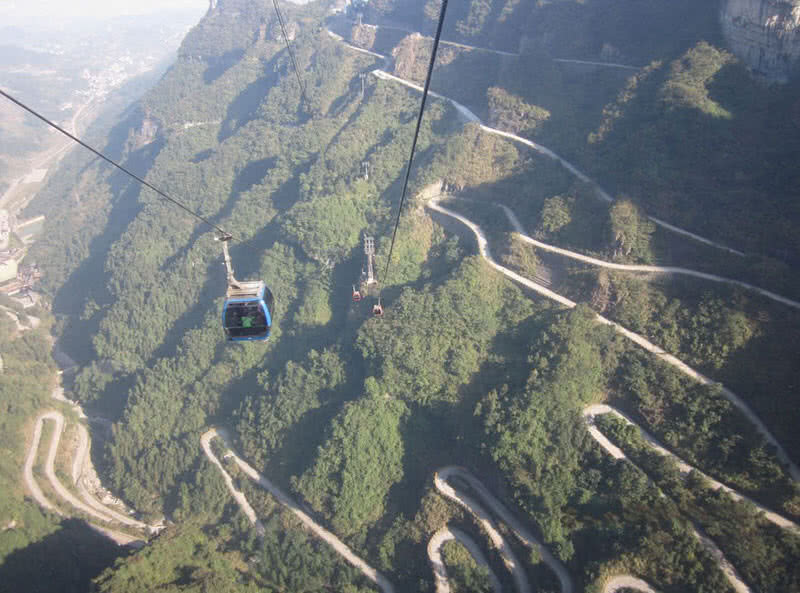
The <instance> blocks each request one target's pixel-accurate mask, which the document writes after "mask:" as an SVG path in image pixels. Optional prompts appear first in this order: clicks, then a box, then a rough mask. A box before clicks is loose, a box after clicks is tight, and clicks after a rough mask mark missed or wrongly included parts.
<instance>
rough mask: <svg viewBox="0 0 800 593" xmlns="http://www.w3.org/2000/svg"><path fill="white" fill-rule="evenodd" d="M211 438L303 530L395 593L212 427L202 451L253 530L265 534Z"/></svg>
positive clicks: (389, 592) (203, 443) (382, 589)
mask: <svg viewBox="0 0 800 593" xmlns="http://www.w3.org/2000/svg"><path fill="white" fill-rule="evenodd" d="M214 438H219V439H220V440H221V441H222V442H223V443H224V444H225V446H226V447H227V448H228V453H227V455H229V456H230V457H231V458H232V459H233V460H234V462H235V463H236V465H237V466H239V469H241V470H242V471H243V472H244V473H245V474H246V475H247V477H248V478H250V479H251V480H253V481H254V482H256V483H257V484H258V485H259V486H261V487H262V488H263V489H264V490H266V491H267V492H269V493H270V494H272V496H274V497H275V499H276V500H277V501H278V502H279V503H281V504H282V505H283V506H285V507H286V508H287V509H289V510H290V511H291V512H292V513H293V514H294V515H295V516H296V517H297V518H298V519H300V521H301V523H303V525H305V527H306V528H307V529H308V530H309V531H311V533H313V534H314V535H315V536H317V537H318V538H320V539H321V540H323V541H324V542H325V543H327V544H328V545H329V546H331V548H333V550H334V551H335V552H336V553H337V554H339V555H340V556H341V557H342V558H344V559H345V560H346V561H347V562H349V563H350V564H351V565H352V566H354V567H356V568H357V569H358V570H360V571H361V573H362V574H363V575H364V576H365V577H367V578H368V579H369V580H370V581H372V582H373V583H375V584H376V585H378V587H380V589H381V591H383V593H394V586H393V585H392V583H391V582H390V581H389V579H387V578H386V577H385V576H383V575H382V574H381V573H380V572H378V571H377V570H375V569H374V568H372V567H371V566H370V565H369V564H367V563H366V562H365V561H364V560H362V559H361V558H360V557H359V556H357V555H356V554H355V553H353V551H352V550H351V549H350V548H348V547H347V545H346V544H345V543H344V542H343V541H342V540H340V539H339V538H338V537H336V536H335V535H334V534H333V533H331V532H330V531H328V530H327V529H325V528H324V527H322V525H320V524H319V523H317V522H316V521H314V519H313V518H311V517H310V516H309V515H308V514H307V513H306V512H305V511H303V510H302V509H301V508H300V505H298V504H297V503H296V502H295V501H294V500H292V499H291V498H290V497H289V496H287V495H286V494H285V493H284V492H283V490H281V489H280V488H278V487H277V486H275V485H274V484H273V483H272V482H270V481H269V480H268V479H267V478H265V477H264V476H262V475H261V474H260V473H258V472H257V471H256V470H255V469H254V468H253V467H252V466H251V465H250V464H248V463H247V462H246V461H244V460H242V459H241V458H240V457H239V456H238V455H237V454H236V453H235V452H234V451H233V447H232V446H231V444H230V440H229V438H228V435H227V433H226V432H225V431H224V430H223V429H221V428H212V429H210V430H208V431H206V432H205V433H204V434H203V436H202V437H200V444H201V446H202V447H203V452H204V453H205V454H206V457H208V459H209V461H211V463H213V464H214V465H215V466H217V469H219V470H220V471H221V472H222V477H223V479H224V480H225V484H226V485H227V486H228V490H229V491H230V493H231V495H233V497H234V499H235V500H236V502H237V503H238V504H239V507H240V508H241V509H242V511H243V512H244V514H245V515H246V516H247V518H248V520H249V521H250V523H251V524H253V525H255V526H256V529H257V530H258V532H259V533H261V534H263V533H264V526H263V525H262V524H261V522H260V521H259V520H258V518H257V517H256V513H255V511H254V510H253V507H252V506H251V505H250V503H249V502H247V498H246V497H245V496H244V494H243V493H242V492H241V491H239V490H236V487H235V486H234V485H233V479H232V478H231V476H230V474H229V473H228V472H227V471H226V470H225V468H224V467H223V465H222V463H221V462H220V461H219V459H217V456H216V455H214V452H213V451H212V449H211V440H212V439H214Z"/></svg>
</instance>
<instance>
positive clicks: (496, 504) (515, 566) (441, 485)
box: [433, 465, 574, 593]
mask: <svg viewBox="0 0 800 593" xmlns="http://www.w3.org/2000/svg"><path fill="white" fill-rule="evenodd" d="M453 477H457V478H459V479H460V480H462V481H464V482H466V483H467V484H468V485H469V487H470V488H471V489H472V490H473V491H474V492H475V494H477V495H478V496H480V498H481V499H482V500H483V502H484V503H486V504H487V505H488V506H489V508H490V509H491V510H492V511H493V512H494V513H495V515H497V516H498V517H499V518H500V519H501V520H502V521H503V523H505V525H506V526H507V527H508V528H509V529H510V530H511V531H512V532H513V533H514V535H516V536H517V538H518V539H519V540H520V541H521V542H522V543H523V544H524V545H525V546H526V547H528V548H530V549H531V550H534V551H536V552H537V553H538V554H539V555H540V557H541V558H542V560H543V561H544V563H545V564H547V566H548V567H549V568H550V569H551V570H552V571H553V572H554V573H555V574H556V576H557V577H558V580H559V582H560V584H561V593H572V591H573V589H574V587H573V584H572V578H571V577H570V576H569V573H568V572H567V569H566V567H565V566H564V565H563V564H562V563H561V561H560V560H558V559H557V558H556V557H555V556H553V554H552V553H550V550H548V549H547V548H545V547H544V546H543V545H542V544H541V543H540V542H539V540H538V539H536V537H534V535H533V534H532V533H531V532H530V531H528V529H527V528H526V527H525V526H524V525H523V524H522V522H521V521H520V520H519V519H517V518H516V517H515V516H514V514H513V513H512V512H511V511H509V510H508V508H507V507H506V506H505V505H504V504H503V503H502V502H500V500H499V499H498V498H497V497H496V496H495V495H494V494H492V493H491V492H490V491H489V489H488V488H487V487H486V486H484V484H483V482H481V481H480V480H479V479H478V478H476V477H475V476H473V475H472V474H471V473H470V472H469V471H467V470H466V469H464V468H463V467H458V466H455V465H448V466H446V467H443V468H441V469H439V470H438V471H436V473H434V476H433V482H434V485H435V486H436V490H438V491H439V492H440V493H441V494H442V495H443V496H445V497H446V498H449V499H450V500H453V501H455V502H456V503H458V504H460V505H461V506H463V507H464V508H466V509H467V510H468V511H469V512H470V513H472V514H473V516H475V518H476V519H477V520H478V522H479V523H480V524H481V526H482V527H483V528H484V529H485V530H486V532H487V533H488V534H489V537H490V538H491V539H492V542H493V543H494V545H495V547H497V548H498V549H499V550H500V553H501V554H503V557H504V559H505V558H506V555H505V554H504V553H503V549H504V548H507V545H506V544H505V540H504V539H503V536H502V535H500V533H499V532H498V531H497V530H496V528H495V527H494V522H493V521H492V519H491V517H490V516H489V515H488V514H487V513H486V512H485V511H484V510H483V508H482V507H481V505H480V504H478V503H477V502H476V501H475V500H474V499H473V498H472V497H470V496H469V495H467V494H465V493H463V492H460V491H458V490H456V489H455V488H453V487H452V486H451V485H450V484H449V483H448V480H449V479H450V478H453ZM508 553H509V556H508V558H509V559H510V560H512V561H513V562H512V564H511V565H509V561H508V560H506V565H507V566H509V569H510V570H511V571H512V573H513V574H514V578H515V580H516V581H517V591H518V592H519V593H523V592H524V591H527V590H529V588H530V585H528V584H527V583H528V581H527V576H526V575H525V571H524V569H523V568H522V565H521V564H519V562H517V561H516V560H515V559H514V556H513V552H511V549H510V548H508ZM518 572H519V573H520V574H519V575H518V574H517V573H518ZM523 585H524V586H525V587H526V588H523Z"/></svg>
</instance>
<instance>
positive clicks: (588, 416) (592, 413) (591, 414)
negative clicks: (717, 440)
mask: <svg viewBox="0 0 800 593" xmlns="http://www.w3.org/2000/svg"><path fill="white" fill-rule="evenodd" d="M604 414H612V415H614V416H616V417H617V418H620V419H622V420H623V421H624V422H625V423H626V424H629V425H631V426H635V427H636V428H637V429H638V430H639V432H640V433H641V435H642V438H643V439H644V440H645V442H646V443H647V444H648V445H650V447H652V448H653V450H654V451H655V452H656V453H658V454H659V455H663V456H664V457H670V458H671V459H673V460H674V461H675V462H676V464H677V466H678V469H679V470H680V472H681V473H682V474H688V473H689V472H691V471H695V472H698V473H699V474H700V475H701V476H703V478H705V479H706V480H707V481H708V483H709V484H710V485H711V486H712V487H713V488H714V490H723V491H725V492H727V493H728V494H730V495H731V497H732V498H734V499H735V500H746V501H747V502H749V503H751V504H752V505H754V506H755V507H756V508H757V509H758V510H759V511H761V512H762V513H763V516H764V518H765V519H767V520H768V521H770V522H771V523H774V524H775V525H777V526H778V527H783V528H784V529H793V530H796V531H800V525H798V524H797V523H795V522H794V521H791V520H790V519H787V518H786V517H784V516H783V515H780V514H778V513H776V512H774V511H771V510H769V509H768V508H766V507H765V506H763V505H761V504H759V503H758V502H756V501H754V500H753V499H752V498H749V497H748V496H745V495H744V494H741V493H739V492H737V491H736V490H734V489H733V488H731V487H730V486H726V485H725V484H723V483H722V482H720V481H718V480H715V479H714V478H712V477H711V476H709V475H708V474H706V473H704V472H702V471H701V470H699V469H697V468H696V467H694V466H692V465H690V464H688V463H686V462H685V461H684V460H683V459H681V458H680V457H678V456H677V455H675V454H674V453H673V452H672V451H670V450H668V449H667V448H666V447H664V446H663V445H662V444H661V443H659V442H658V440H657V439H656V438H655V437H654V436H653V435H651V434H650V433H649V432H647V431H646V430H645V429H643V428H642V427H641V426H639V425H638V424H636V422H634V421H633V419H631V418H630V417H629V416H627V415H626V414H624V413H622V412H620V411H619V410H617V409H616V408H613V407H611V406H609V405H607V404H592V405H590V406H587V407H586V408H584V410H583V417H584V420H585V421H586V425H587V427H588V428H589V433H590V434H591V435H592V437H593V438H594V439H595V440H596V441H597V442H598V443H599V444H600V446H602V447H603V448H604V449H605V450H606V451H607V452H608V453H609V454H611V455H612V456H613V457H614V458H615V459H625V454H624V453H623V452H622V451H621V450H620V449H619V448H618V447H616V446H614V444H613V443H611V442H610V441H609V440H608V439H607V438H606V437H605V435H603V433H602V432H600V431H599V430H598V429H597V427H596V426H595V425H594V419H595V418H596V417H598V416H602V415H604Z"/></svg>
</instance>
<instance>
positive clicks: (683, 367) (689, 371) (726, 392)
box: [426, 199, 800, 481]
mask: <svg viewBox="0 0 800 593" xmlns="http://www.w3.org/2000/svg"><path fill="white" fill-rule="evenodd" d="M426 206H427V207H428V208H430V209H431V210H434V211H436V212H439V213H441V214H444V215H446V216H449V217H451V218H454V219H455V220H458V221H459V222H461V223H462V224H464V225H465V226H467V227H468V228H469V229H470V230H471V231H472V232H473V233H474V234H475V237H476V238H477V240H478V250H479V252H480V254H481V255H482V256H483V258H484V259H485V260H486V261H487V262H488V263H489V265H490V266H492V267H493V268H494V269H496V270H497V271H498V272H500V273H501V274H503V275H504V276H506V277H508V278H511V279H512V280H514V281H516V282H518V283H520V284H522V285H523V286H525V287H527V288H529V289H531V290H533V291H535V292H538V293H539V294H541V295H544V296H546V297H547V298H549V299H552V300H554V301H556V302H557V303H560V304H562V305H564V306H565V307H567V308H570V309H571V308H574V307H575V306H576V303H575V302H574V301H572V300H570V299H568V298H567V297H565V296H562V295H560V294H558V293H556V292H554V291H552V290H550V289H549V288H545V287H544V286H542V285H541V284H537V283H536V282H533V281H532V280H529V279H528V278H525V277H524V276H521V275H520V274H517V273H516V272H514V271H512V270H509V269H508V268H505V267H503V266H501V265H500V264H498V263H497V262H496V261H495V260H494V258H493V257H492V253H491V250H490V249H489V243H488V241H487V240H486V235H485V234H484V232H483V230H482V229H481V228H480V227H479V226H478V225H477V224H475V223H474V222H472V221H471V220H469V219H468V218H466V217H465V216H462V215H461V214H458V213H457V212H453V211H452V210H448V209H447V208H445V207H443V206H441V205H440V204H439V203H438V201H437V200H436V199H433V200H431V201H430V202H428V203H427V204H426ZM595 319H596V320H597V321H598V322H599V323H602V324H604V325H610V326H612V327H613V328H614V329H615V330H616V331H617V332H618V333H620V334H622V335H623V336H625V337H626V338H628V339H629V340H631V341H632V342H634V343H636V344H637V345H639V346H640V347H641V348H643V349H644V350H647V351H648V352H650V353H652V354H655V355H656V356H657V357H658V358H660V359H661V360H663V361H664V362H666V363H667V364H669V365H671V366H673V367H675V368H677V369H678V370H679V371H681V372H682V373H683V374H685V375H687V376H689V377H691V378H693V379H695V380H696V381H698V382H699V383H701V384H703V385H720V384H719V383H717V382H716V381H712V380H711V379H709V378H708V377H706V376H705V375H703V374H702V373H700V372H698V371H696V370H695V369H693V368H692V367H690V366H689V365H688V364H686V363H685V362H683V361H681V360H680V359H678V358H677V357H675V356H673V355H672V354H669V353H667V352H666V351H664V349H662V348H661V347H659V346H656V345H655V344H653V343H652V342H650V341H649V340H648V339H647V338H645V337H643V336H641V335H639V334H637V333H634V332H632V331H630V330H628V329H626V328H625V327H623V326H622V325H620V324H618V323H616V322H614V321H611V320H609V319H607V318H605V317H603V316H602V315H595ZM720 389H721V393H722V395H723V396H724V397H725V398H726V399H728V401H730V402H731V403H732V404H733V405H735V406H736V407H737V408H739V409H740V410H741V412H742V413H743V414H744V415H745V416H746V417H747V419H748V420H750V422H752V423H753V425H754V426H755V427H756V429H757V430H758V431H759V432H760V433H761V435H762V436H763V437H764V439H765V440H766V441H767V442H768V443H769V444H771V445H772V446H774V447H775V449H776V454H777V456H778V458H779V459H780V460H781V462H783V463H784V464H786V465H787V467H788V468H789V474H790V475H791V477H792V479H794V480H795V481H800V468H798V467H797V465H796V464H795V463H794V462H793V461H792V460H791V458H790V457H789V455H788V454H787V453H786V450H785V449H784V448H783V447H782V446H781V444H780V443H779V442H778V440H777V439H776V438H775V437H774V436H773V435H772V433H771V432H770V431H769V429H768V428H767V427H766V425H765V424H764V423H763V422H762V421H761V419H760V418H759V417H758V416H757V415H756V414H755V413H754V412H753V410H752V409H751V408H750V406H749V405H748V404H747V403H746V402H745V401H744V400H742V398H741V397H739V396H738V395H736V394H735V393H734V392H733V391H731V390H730V389H728V388H727V387H724V386H722V385H720Z"/></svg>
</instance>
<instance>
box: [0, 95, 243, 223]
mask: <svg viewBox="0 0 800 593" xmlns="http://www.w3.org/2000/svg"><path fill="white" fill-rule="evenodd" d="M0 95H2V96H4V97H5V98H6V99H8V100H9V101H11V102H12V103H15V104H16V105H18V106H20V107H22V109H24V110H25V111H27V112H28V113H30V114H31V115H34V116H36V117H38V118H39V119H40V120H42V121H43V122H44V123H46V124H47V125H48V126H50V127H51V128H53V129H55V130H58V131H59V132H61V133H62V134H64V136H66V137H67V138H69V139H70V140H72V141H74V142H77V143H78V144H80V145H81V146H83V147H84V148H85V149H87V150H89V151H91V152H93V153H94V154H96V155H97V156H99V157H100V158H101V159H103V160H104V161H106V162H107V163H109V164H111V165H114V166H115V167H116V168H117V169H119V170H120V171H122V172H123V173H125V174H127V175H130V176H131V177H133V178H134V179H135V180H136V181H138V182H139V183H141V184H142V185H144V186H145V187H149V188H150V189H152V190H153V191H154V192H156V193H157V194H158V195H159V196H161V197H162V198H164V199H165V200H167V201H169V202H172V203H173V204H175V205H176V206H178V207H179V208H181V209H183V210H185V211H186V212H188V213H189V214H191V215H192V216H194V217H195V218H196V219H198V220H200V221H202V222H204V223H205V224H207V225H208V226H210V227H211V228H213V229H216V230H217V231H219V232H220V233H221V234H222V235H223V236H228V237H229V236H230V233H228V232H227V231H225V230H224V229H222V228H221V227H219V226H217V225H216V224H214V223H213V222H211V221H210V220H208V219H207V218H205V217H203V216H201V215H200V214H198V213H197V212H195V211H194V210H192V209H190V208H189V207H187V206H184V205H183V204H182V203H181V202H179V201H178V200H176V199H175V198H172V197H170V196H168V195H167V194H166V193H164V192H163V191H161V190H160V189H158V188H157V187H155V186H154V185H151V184H150V183H148V182H147V181H145V180H144V179H142V178H141V177H139V176H138V175H136V174H135V173H132V172H131V171H129V170H128V169H126V168H125V167H123V166H122V165H120V164H119V163H117V162H116V161H114V160H112V159H110V158H109V157H107V156H106V155H104V154H103V153H102V152H100V151H99V150H97V149H96V148H93V147H92V146H89V145H88V144H86V142H84V141H83V140H81V139H80V138H77V137H76V136H73V135H72V134H70V133H69V132H67V131H66V130H65V129H64V128H62V127H61V126H59V125H58V124H56V123H54V122H52V121H51V120H49V119H47V118H46V117H45V116H43V115H42V114H40V113H39V112H38V111H36V110H34V109H32V108H31V107H28V106H27V105H25V103H23V102H22V101H19V100H17V99H15V98H14V97H12V96H11V95H9V94H8V93H6V92H5V91H3V90H2V89H0Z"/></svg>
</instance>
